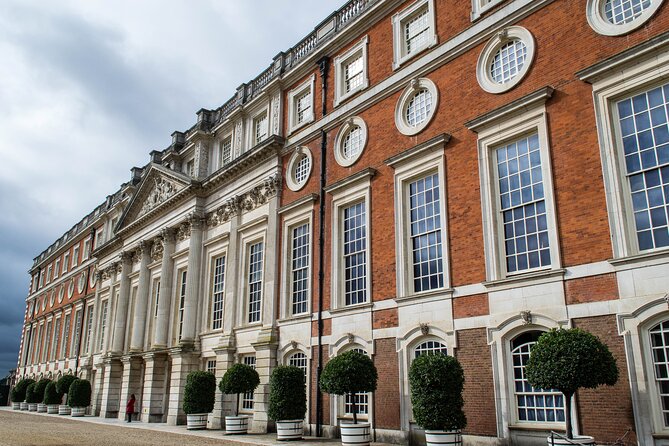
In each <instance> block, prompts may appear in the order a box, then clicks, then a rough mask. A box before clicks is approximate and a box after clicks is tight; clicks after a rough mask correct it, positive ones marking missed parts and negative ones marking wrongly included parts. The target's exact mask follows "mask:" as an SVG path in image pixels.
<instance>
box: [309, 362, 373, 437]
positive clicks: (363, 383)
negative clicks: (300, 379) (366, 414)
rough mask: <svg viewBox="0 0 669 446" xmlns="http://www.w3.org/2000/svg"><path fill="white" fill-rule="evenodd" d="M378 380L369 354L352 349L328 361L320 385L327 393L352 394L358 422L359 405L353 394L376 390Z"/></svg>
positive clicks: (354, 418) (355, 417)
mask: <svg viewBox="0 0 669 446" xmlns="http://www.w3.org/2000/svg"><path fill="white" fill-rule="evenodd" d="M377 380H378V374H377V372H376V367H374V363H373V362H372V360H371V359H370V358H369V356H367V355H363V354H362V353H359V352H356V351H353V350H351V351H348V352H346V353H342V354H341V355H337V356H335V357H334V358H332V359H330V361H328V363H327V364H326V365H325V368H323V373H321V379H320V382H319V386H320V388H321V390H323V391H324V392H326V393H330V394H333V395H350V397H351V402H352V406H353V423H355V424H357V423H358V407H357V404H356V402H355V398H353V394H354V393H357V392H373V391H375V390H376V382H377Z"/></svg>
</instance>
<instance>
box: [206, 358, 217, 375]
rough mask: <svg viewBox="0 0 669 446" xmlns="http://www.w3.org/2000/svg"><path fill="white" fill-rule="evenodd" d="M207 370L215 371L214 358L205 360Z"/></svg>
mask: <svg viewBox="0 0 669 446" xmlns="http://www.w3.org/2000/svg"><path fill="white" fill-rule="evenodd" d="M207 372H211V373H216V360H215V359H209V360H207Z"/></svg>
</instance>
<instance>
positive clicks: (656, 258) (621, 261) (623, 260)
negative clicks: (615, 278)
mask: <svg viewBox="0 0 669 446" xmlns="http://www.w3.org/2000/svg"><path fill="white" fill-rule="evenodd" d="M668 261H669V249H666V248H663V249H661V250H655V251H651V252H644V253H642V254H633V255H631V256H627V257H619V258H617V259H610V260H609V263H610V264H611V265H613V266H615V267H616V270H619V271H624V270H626V269H631V268H636V267H638V266H640V265H639V264H640V263H642V264H648V265H653V264H660V263H666V262H668Z"/></svg>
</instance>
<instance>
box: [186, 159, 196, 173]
mask: <svg viewBox="0 0 669 446" xmlns="http://www.w3.org/2000/svg"><path fill="white" fill-rule="evenodd" d="M186 174H188V176H189V177H194V176H195V160H190V161H188V162H187V163H186Z"/></svg>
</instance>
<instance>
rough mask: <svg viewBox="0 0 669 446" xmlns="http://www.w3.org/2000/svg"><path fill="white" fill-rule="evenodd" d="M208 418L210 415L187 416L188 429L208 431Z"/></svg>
mask: <svg viewBox="0 0 669 446" xmlns="http://www.w3.org/2000/svg"><path fill="white" fill-rule="evenodd" d="M208 416H209V414H206V413H189V414H188V415H186V429H188V430H198V429H206V428H207V418H208Z"/></svg>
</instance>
